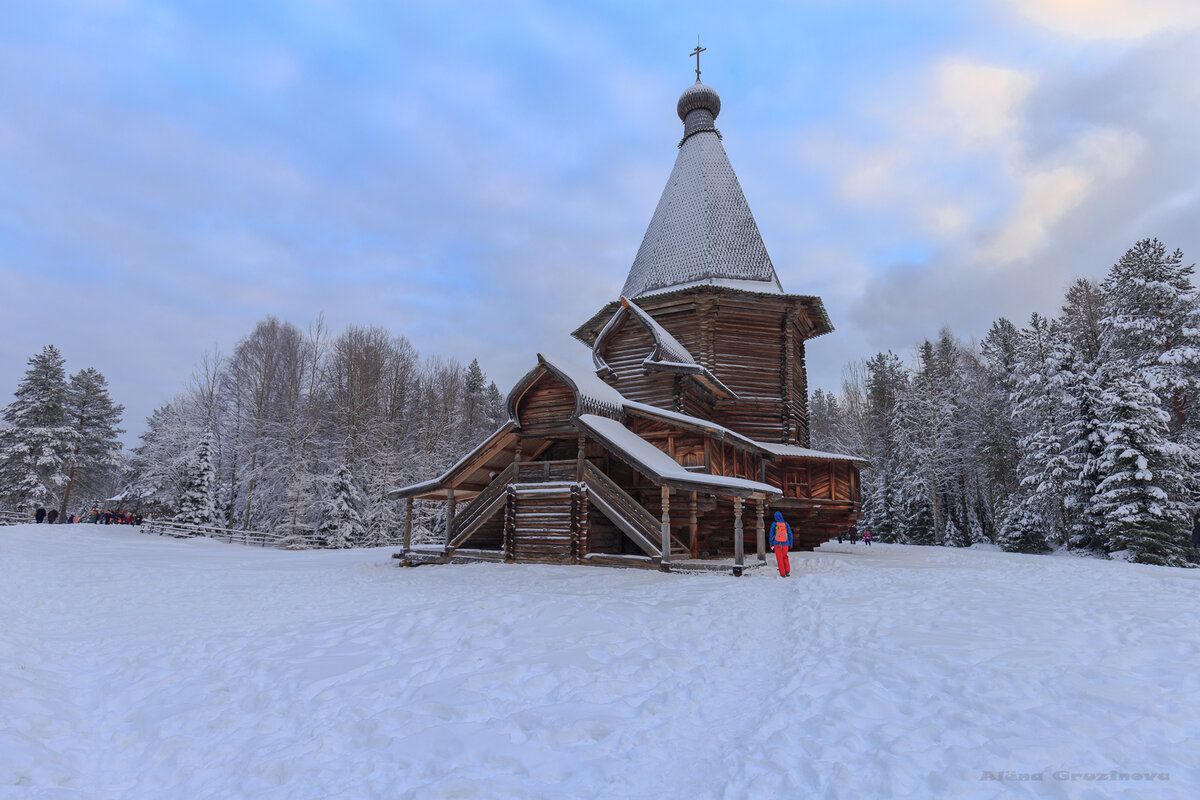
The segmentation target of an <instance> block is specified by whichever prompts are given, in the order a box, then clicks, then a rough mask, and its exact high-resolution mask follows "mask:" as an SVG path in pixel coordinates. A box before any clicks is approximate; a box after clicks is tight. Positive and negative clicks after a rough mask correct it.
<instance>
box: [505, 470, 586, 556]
mask: <svg viewBox="0 0 1200 800" xmlns="http://www.w3.org/2000/svg"><path fill="white" fill-rule="evenodd" d="M514 502H515V503H516V507H515V508H514V509H513V552H514V554H515V558H516V560H517V561H555V562H568V561H570V560H571V517H572V505H571V491H570V490H569V489H566V488H563V489H561V490H559V491H557V492H553V493H551V492H543V491H522V490H520V489H518V490H517V493H516V497H515V500H514Z"/></svg>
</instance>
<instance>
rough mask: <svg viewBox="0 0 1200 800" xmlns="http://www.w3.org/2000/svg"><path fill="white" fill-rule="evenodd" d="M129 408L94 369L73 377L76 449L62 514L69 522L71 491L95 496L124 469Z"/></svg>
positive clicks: (70, 407) (70, 393) (70, 397)
mask: <svg viewBox="0 0 1200 800" xmlns="http://www.w3.org/2000/svg"><path fill="white" fill-rule="evenodd" d="M124 411H125V407H124V406H121V405H117V404H116V403H114V402H113V401H112V398H111V397H109V395H108V381H107V380H105V379H104V376H103V375H101V374H100V372H99V371H98V370H96V369H95V368H94V367H88V368H87V369H83V370H80V371H79V372H77V373H75V374H74V375H72V376H71V383H70V384H69V385H68V387H67V423H68V424H69V425H70V427H71V428H72V429H73V430H74V431H75V448H74V450H72V452H71V454H70V456H69V457H68V458H67V485H66V488H65V489H64V491H63V497H62V506H61V507H60V509H59V514H60V515H61V516H62V518H63V519H66V516H67V513H68V510H69V508H68V507H69V506H70V502H71V490H72V488H74V486H75V485H76V484H77V483H78V484H79V485H80V486H81V487H82V488H83V489H84V490H85V491H91V492H95V491H96V490H97V489H100V488H101V487H103V486H104V485H105V484H106V483H108V482H110V481H111V479H112V477H113V473H114V472H115V471H116V470H118V469H119V468H120V466H121V458H120V452H121V442H120V441H119V440H118V439H117V436H118V435H119V434H121V433H124V431H123V430H121V429H120V428H119V427H117V426H118V425H120V424H121V414H122V413H123V412H124Z"/></svg>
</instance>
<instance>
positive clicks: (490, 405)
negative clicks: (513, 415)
mask: <svg viewBox="0 0 1200 800" xmlns="http://www.w3.org/2000/svg"><path fill="white" fill-rule="evenodd" d="M485 403H486V406H485V407H486V408H487V414H488V428H489V429H490V430H493V431H494V430H496V429H497V428H499V427H500V426H501V425H503V424H504V423H505V422H507V421H508V410H507V409H506V408H505V407H504V396H503V395H502V394H500V388H499V387H498V386H496V382H495V381H492V382H491V383H489V384H488V388H487V396H486V398H485Z"/></svg>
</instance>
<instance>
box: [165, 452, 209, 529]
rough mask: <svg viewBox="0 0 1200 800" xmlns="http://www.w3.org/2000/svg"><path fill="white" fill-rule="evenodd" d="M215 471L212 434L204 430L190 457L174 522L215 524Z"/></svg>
mask: <svg viewBox="0 0 1200 800" xmlns="http://www.w3.org/2000/svg"><path fill="white" fill-rule="evenodd" d="M215 484H216V472H215V471H214V470H213V462H212V434H211V433H209V432H207V431H206V432H205V433H204V435H203V436H202V437H200V444H199V445H198V446H197V447H196V452H195V454H194V456H193V458H192V462H191V468H190V469H189V470H188V475H187V478H186V480H185V482H184V486H183V494H182V495H180V497H179V502H178V504H177V507H178V508H179V512H178V513H177V514H176V515H175V521H176V522H183V523H187V524H188V525H215V524H216V521H217V508H216V502H215V498H214V496H213V495H214V491H213V490H214V485H215Z"/></svg>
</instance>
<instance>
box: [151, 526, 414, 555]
mask: <svg viewBox="0 0 1200 800" xmlns="http://www.w3.org/2000/svg"><path fill="white" fill-rule="evenodd" d="M142 533H157V534H158V535H159V536H163V535H164V534H165V535H167V536H174V537H175V538H177V539H191V538H194V537H196V536H205V537H207V538H209V539H215V540H217V541H218V542H229V543H231V544H244V545H248V546H251V547H287V546H288V545H289V544H291V543H292V542H293V541H295V540H294V539H293V537H292V536H290V535H288V534H285V533H269V532H267V531H239V530H234V529H233V528H219V527H217V526H215V525H189V524H187V523H183V522H171V521H170V520H159V519H147V520H144V521H143V522H142ZM299 538H300V539H302V540H303V541H302V543H301V545H300V549H309V548H316V547H318V545H317V543H316V542H315V541H313V536H312V535H311V534H309V535H308V536H304V535H301V536H300V537H299ZM399 543H400V539H399V537H388V539H387V541H385V542H381V543H380V544H382V545H385V546H387V547H395V546H396V545H398V544H399Z"/></svg>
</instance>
